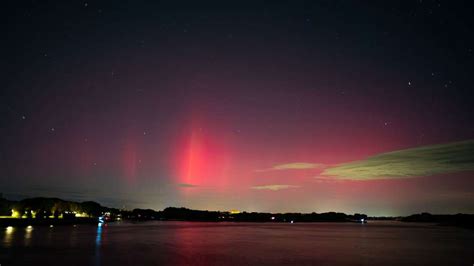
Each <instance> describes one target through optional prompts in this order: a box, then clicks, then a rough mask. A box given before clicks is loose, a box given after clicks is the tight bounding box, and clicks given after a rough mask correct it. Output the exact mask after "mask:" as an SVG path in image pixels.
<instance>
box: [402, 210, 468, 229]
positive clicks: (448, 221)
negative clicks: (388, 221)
mask: <svg viewBox="0 0 474 266" xmlns="http://www.w3.org/2000/svg"><path fill="white" fill-rule="evenodd" d="M401 221H403V222H421V223H436V224H440V225H451V226H458V227H465V228H471V229H472V228H474V215H473V214H462V213H458V214H452V215H449V214H430V213H427V212H424V213H420V214H413V215H410V216H407V217H403V218H401Z"/></svg>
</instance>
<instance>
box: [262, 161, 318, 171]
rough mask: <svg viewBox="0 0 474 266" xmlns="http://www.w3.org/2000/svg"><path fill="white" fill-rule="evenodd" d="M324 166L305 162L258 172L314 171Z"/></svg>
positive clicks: (287, 164)
mask: <svg viewBox="0 0 474 266" xmlns="http://www.w3.org/2000/svg"><path fill="white" fill-rule="evenodd" d="M323 166H324V165H323V164H320V163H304V162H296V163H286V164H278V165H274V166H273V167H271V168H267V169H261V170H256V171H257V172H266V171H277V170H291V169H298V170H302V169H314V168H321V167H323Z"/></svg>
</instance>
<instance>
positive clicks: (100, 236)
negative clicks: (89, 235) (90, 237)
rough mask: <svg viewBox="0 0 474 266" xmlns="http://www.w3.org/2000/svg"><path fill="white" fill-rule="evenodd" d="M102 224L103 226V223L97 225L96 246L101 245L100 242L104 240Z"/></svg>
mask: <svg viewBox="0 0 474 266" xmlns="http://www.w3.org/2000/svg"><path fill="white" fill-rule="evenodd" d="M102 226H103V224H102V223H99V224H98V225H97V233H96V236H95V246H96V247H100V243H101V242H102Z"/></svg>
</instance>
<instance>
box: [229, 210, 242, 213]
mask: <svg viewBox="0 0 474 266" xmlns="http://www.w3.org/2000/svg"><path fill="white" fill-rule="evenodd" d="M229 213H230V214H239V213H240V211H239V210H230V211H229Z"/></svg>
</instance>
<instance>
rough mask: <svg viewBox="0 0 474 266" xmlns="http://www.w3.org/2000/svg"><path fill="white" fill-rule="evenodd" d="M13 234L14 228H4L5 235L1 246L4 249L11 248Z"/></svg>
mask: <svg viewBox="0 0 474 266" xmlns="http://www.w3.org/2000/svg"><path fill="white" fill-rule="evenodd" d="M14 233H15V227H13V226H8V227H7V228H5V235H4V236H3V244H4V245H5V246H6V247H11V246H12V240H13V234H14Z"/></svg>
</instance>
